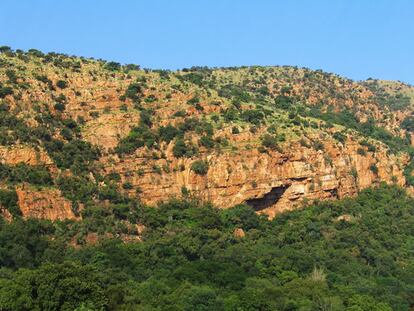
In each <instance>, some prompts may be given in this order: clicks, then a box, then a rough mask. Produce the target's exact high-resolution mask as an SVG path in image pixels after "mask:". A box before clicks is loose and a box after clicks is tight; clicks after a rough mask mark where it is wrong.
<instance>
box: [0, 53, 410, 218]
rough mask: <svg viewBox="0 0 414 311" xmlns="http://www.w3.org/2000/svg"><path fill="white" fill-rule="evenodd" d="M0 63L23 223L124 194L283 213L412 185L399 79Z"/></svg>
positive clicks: (55, 57) (13, 187)
mask: <svg viewBox="0 0 414 311" xmlns="http://www.w3.org/2000/svg"><path fill="white" fill-rule="evenodd" d="M0 64H1V66H0V88H1V90H2V92H1V93H0V95H1V96H0V113H1V116H0V136H1V137H0V164H1V165H2V166H1V170H0V177H1V180H0V191H9V192H10V191H12V192H13V191H14V192H15V193H16V195H17V203H18V206H19V208H20V211H21V214H22V215H23V217H25V218H27V217H39V218H47V219H51V220H63V219H74V220H76V219H78V218H79V217H82V211H81V210H79V208H78V207H79V206H82V207H84V208H85V210H86V211H87V210H88V208H93V207H95V206H96V205H98V206H103V207H104V208H109V207H110V206H111V204H115V205H116V204H121V203H120V202H125V199H121V198H120V197H122V196H126V197H129V198H131V199H137V200H139V201H140V202H142V203H144V204H149V205H155V204H156V203H157V202H159V201H165V200H168V199H169V198H172V197H182V196H194V197H197V198H201V199H203V200H208V201H211V202H212V203H213V204H214V205H215V206H217V207H219V208H230V207H232V206H234V205H237V204H240V203H246V204H248V205H250V206H251V207H252V208H253V209H255V210H256V211H257V212H259V213H263V214H266V215H268V216H269V217H275V216H276V215H277V214H278V213H281V212H283V211H286V210H290V209H293V208H296V207H298V206H300V205H302V204H303V202H304V201H309V200H310V201H312V200H325V199H337V198H342V197H346V196H353V195H355V194H356V193H358V191H360V190H361V189H364V188H366V187H369V186H372V185H375V184H379V183H381V182H385V183H395V184H398V185H400V186H403V187H410V186H411V185H413V184H414V177H413V176H412V173H411V172H412V170H413V167H414V166H413V165H412V164H411V159H410V157H409V154H412V153H411V152H412V149H411V148H412V145H413V137H414V134H413V133H414V118H413V117H412V114H413V112H414V105H413V102H412V100H413V98H414V88H413V87H412V86H409V85H406V84H403V83H400V82H391V81H379V80H367V81H363V82H355V81H351V80H349V79H346V78H342V77H339V76H337V75H334V74H329V73H325V72H322V71H312V70H309V69H306V68H296V67H241V68H216V69H209V68H191V69H183V70H178V71H175V72H170V71H152V70H141V69H139V67H137V66H132V65H130V66H121V65H119V66H114V65H113V64H112V65H111V66H107V63H106V62H104V61H96V60H92V59H85V58H75V57H68V56H66V55H62V54H56V53H52V54H47V55H41V54H39V53H36V54H33V53H32V54H31V53H22V52H19V53H17V52H16V53H14V52H10V53H8V54H0ZM200 161H201V162H202V163H201V164H200V163H197V162H200ZM196 164H198V165H202V167H201V168H199V169H197V167H196V166H195V165H196ZM22 165H23V166H22ZM203 165H204V166H203ZM27 167H31V168H33V169H28V168H27ZM45 170H46V171H45ZM13 172H14V173H13ZM12 173H13V174H14V175H13V176H15V178H14V179H10V178H9V176H8V175H11V174H12ZM45 174H46V175H47V174H49V175H50V180H51V181H48V180H49V179H48V178H46V177H47V176H46V177H45ZM20 175H24V176H20ZM16 176H17V177H16ZM38 179H39V180H46V181H47V182H45V184H44V185H43V184H41V182H37V180H38ZM9 192H7V193H9ZM0 205H5V203H1V201H0ZM108 206H109V207H108ZM2 214H3V215H4V216H5V217H6V218H8V219H10V217H11V214H10V213H9V212H8V211H7V208H5V206H2Z"/></svg>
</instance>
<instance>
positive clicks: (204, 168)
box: [191, 160, 209, 175]
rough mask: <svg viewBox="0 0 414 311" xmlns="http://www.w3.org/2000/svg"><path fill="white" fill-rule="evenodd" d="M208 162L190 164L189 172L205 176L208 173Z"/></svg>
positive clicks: (199, 161) (198, 161)
mask: <svg viewBox="0 0 414 311" xmlns="http://www.w3.org/2000/svg"><path fill="white" fill-rule="evenodd" d="M208 167H209V166H208V162H207V161H201V160H197V161H195V162H193V163H192V164H191V170H193V171H194V173H196V174H197V175H206V174H207V172H208Z"/></svg>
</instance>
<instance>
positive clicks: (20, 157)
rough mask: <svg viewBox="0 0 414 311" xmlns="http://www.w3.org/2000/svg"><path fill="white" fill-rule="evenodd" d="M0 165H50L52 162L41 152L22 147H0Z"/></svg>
mask: <svg viewBox="0 0 414 311" xmlns="http://www.w3.org/2000/svg"><path fill="white" fill-rule="evenodd" d="M0 163H2V164H9V165H15V164H18V163H25V164H27V165H41V164H42V165H50V164H53V161H52V160H51V159H50V157H49V156H48V155H47V153H46V152H44V151H43V150H35V149H34V148H32V147H29V146H24V145H15V146H12V147H3V146H0Z"/></svg>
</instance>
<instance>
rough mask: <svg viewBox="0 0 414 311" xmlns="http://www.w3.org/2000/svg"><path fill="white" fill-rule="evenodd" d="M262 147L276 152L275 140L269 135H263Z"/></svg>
mask: <svg viewBox="0 0 414 311" xmlns="http://www.w3.org/2000/svg"><path fill="white" fill-rule="evenodd" d="M262 146H263V147H266V148H268V149H272V150H276V149H277V148H278V145H277V138H276V137H275V136H273V135H270V134H265V135H264V136H263V137H262Z"/></svg>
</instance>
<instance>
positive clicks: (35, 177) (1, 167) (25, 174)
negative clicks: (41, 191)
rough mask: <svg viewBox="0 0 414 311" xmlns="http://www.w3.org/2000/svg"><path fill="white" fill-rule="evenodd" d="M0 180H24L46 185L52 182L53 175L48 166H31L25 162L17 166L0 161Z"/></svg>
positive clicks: (8, 181) (19, 181)
mask: <svg viewBox="0 0 414 311" xmlns="http://www.w3.org/2000/svg"><path fill="white" fill-rule="evenodd" d="M0 180H1V181H2V182H6V183H9V184H16V183H22V182H27V183H30V184H33V185H44V186H48V185H51V184H52V177H51V176H50V173H49V171H48V170H47V168H46V167H44V166H30V165H26V164H23V163H19V164H17V165H15V166H10V165H5V164H1V163H0Z"/></svg>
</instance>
